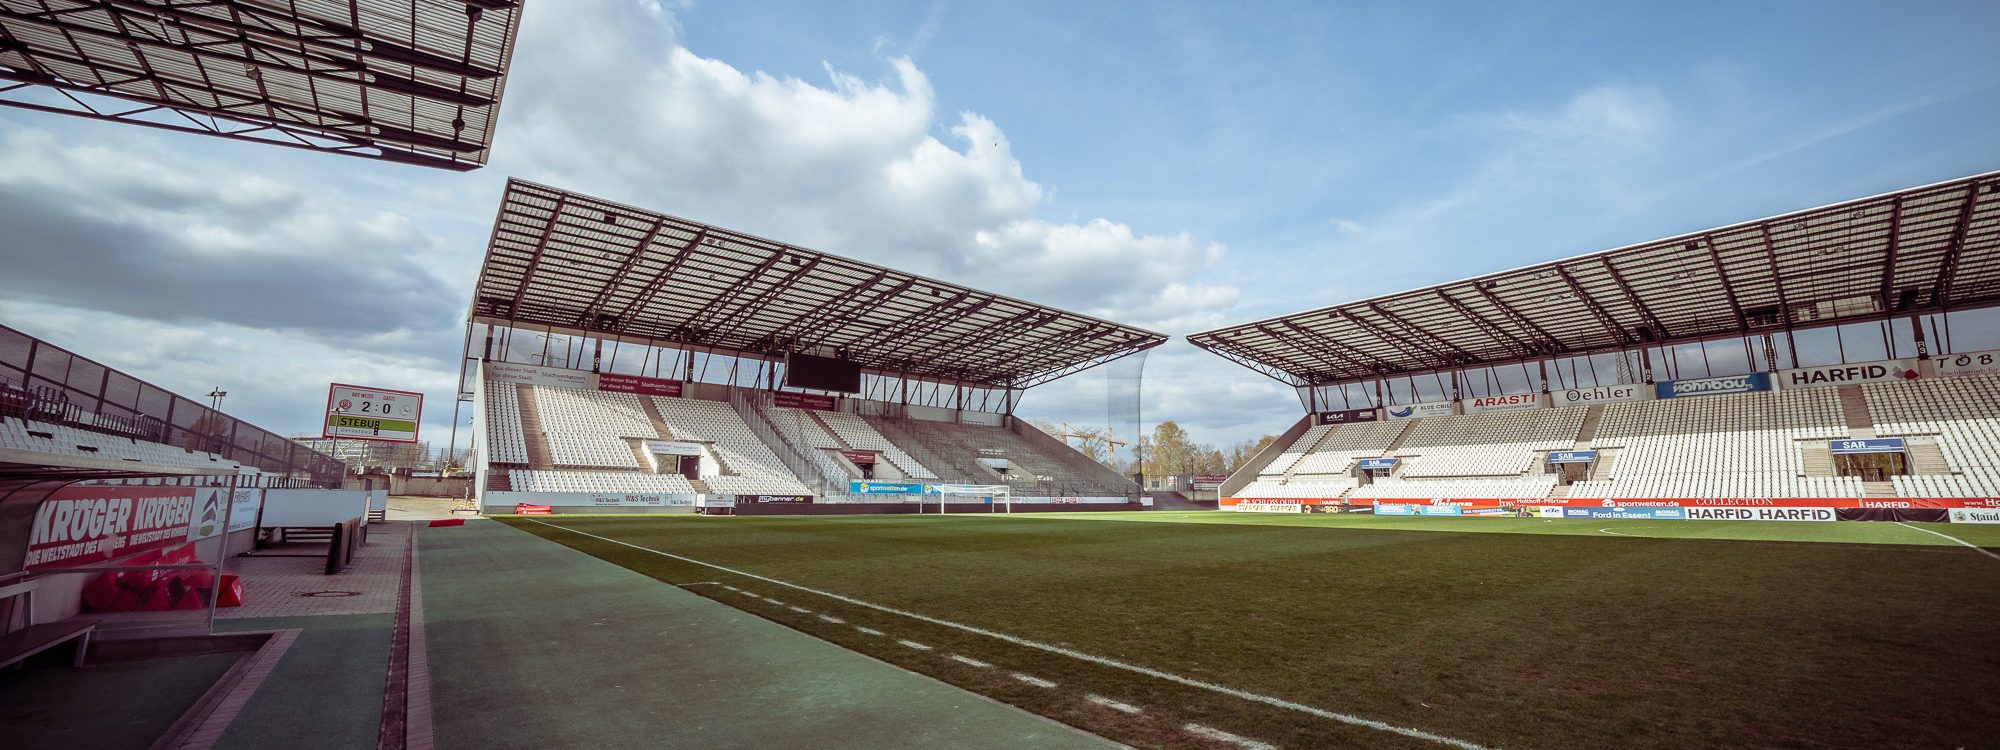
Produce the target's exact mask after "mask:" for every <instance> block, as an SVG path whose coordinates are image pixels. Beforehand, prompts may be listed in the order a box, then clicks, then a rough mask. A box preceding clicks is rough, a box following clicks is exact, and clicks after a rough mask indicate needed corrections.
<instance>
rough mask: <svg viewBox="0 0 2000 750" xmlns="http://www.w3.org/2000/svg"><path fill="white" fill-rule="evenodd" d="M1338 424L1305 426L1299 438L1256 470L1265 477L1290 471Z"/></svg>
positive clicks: (1279, 475) (1276, 475)
mask: <svg viewBox="0 0 2000 750" xmlns="http://www.w3.org/2000/svg"><path fill="white" fill-rule="evenodd" d="M1338 426H1339V425H1326V424H1321V425H1313V426H1312V427H1310V428H1307V429H1306V431H1305V434H1302V435H1300V436H1299V439H1297V440H1294V441H1292V444H1291V445H1290V446H1288V447H1286V448H1285V450H1284V451H1283V452H1281V453H1279V454H1278V457H1277V458H1274V459H1271V463H1268V464H1265V465H1264V468H1263V470H1262V471H1259V472H1258V475H1259V476H1266V477H1282V476H1284V475H1285V472H1288V471H1291V470H1292V467H1293V466H1294V465H1296V464H1298V462H1299V460H1300V459H1303V458H1305V457H1306V455H1307V454H1309V453H1312V452H1313V449H1314V448H1315V447H1317V446H1318V445H1319V443H1320V441H1321V440H1324V439H1326V435H1327V433H1329V432H1333V430H1334V428H1335V427H1338Z"/></svg>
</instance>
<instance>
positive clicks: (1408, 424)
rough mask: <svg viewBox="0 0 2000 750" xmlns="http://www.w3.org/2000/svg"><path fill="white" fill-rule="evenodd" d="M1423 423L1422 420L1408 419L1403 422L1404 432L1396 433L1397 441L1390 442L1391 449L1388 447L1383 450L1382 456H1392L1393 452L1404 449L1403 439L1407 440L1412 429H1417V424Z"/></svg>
mask: <svg viewBox="0 0 2000 750" xmlns="http://www.w3.org/2000/svg"><path fill="white" fill-rule="evenodd" d="M1421 421H1423V420H1421V419H1406V420H1403V429H1402V431H1401V432H1398V433H1396V439H1395V440H1391V441H1389V447H1387V448H1384V449H1382V455H1384V456H1387V455H1390V454H1392V453H1393V452H1395V451H1396V450H1397V449H1400V448H1402V447H1403V439H1404V438H1407V437H1409V436H1410V431H1411V430H1412V429H1414V428H1416V426H1417V423H1418V422H1421Z"/></svg>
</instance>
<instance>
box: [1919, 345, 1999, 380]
mask: <svg viewBox="0 0 2000 750" xmlns="http://www.w3.org/2000/svg"><path fill="white" fill-rule="evenodd" d="M1931 367H1933V368H1936V372H1937V374H1938V377H1942V378H1965V377H1971V376H1974V375H2000V349H1992V350H1988V351H1983V352H1966V353H1964V354H1940V355H1938V356H1937V358H1936V359H1933V360H1931Z"/></svg>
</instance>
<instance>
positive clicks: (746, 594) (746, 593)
mask: <svg viewBox="0 0 2000 750" xmlns="http://www.w3.org/2000/svg"><path fill="white" fill-rule="evenodd" d="M736 593H738V594H742V595H744V596H748V597H752V598H755V597H756V596H757V592H755V591H737V592H736Z"/></svg>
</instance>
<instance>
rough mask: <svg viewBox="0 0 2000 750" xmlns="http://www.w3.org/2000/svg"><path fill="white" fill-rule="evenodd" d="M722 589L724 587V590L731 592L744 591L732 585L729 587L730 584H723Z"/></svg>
mask: <svg viewBox="0 0 2000 750" xmlns="http://www.w3.org/2000/svg"><path fill="white" fill-rule="evenodd" d="M722 587H723V588H725V589H729V590H730V591H742V590H743V589H739V588H736V587H735V586H731V585H729V584H726V583H725V584H722Z"/></svg>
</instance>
